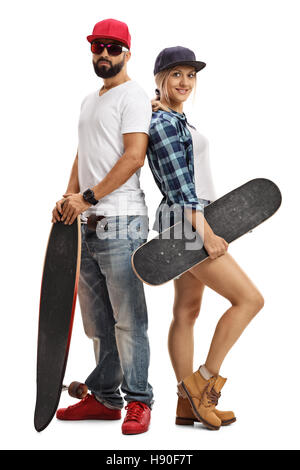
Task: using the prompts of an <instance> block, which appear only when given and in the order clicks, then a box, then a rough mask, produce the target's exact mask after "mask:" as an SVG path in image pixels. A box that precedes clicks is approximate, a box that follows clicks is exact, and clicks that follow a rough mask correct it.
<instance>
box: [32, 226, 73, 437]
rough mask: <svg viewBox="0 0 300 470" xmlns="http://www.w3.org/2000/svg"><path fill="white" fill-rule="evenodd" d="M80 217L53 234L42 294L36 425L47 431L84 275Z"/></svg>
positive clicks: (65, 361) (62, 375) (58, 391)
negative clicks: (82, 275)
mask: <svg viewBox="0 0 300 470" xmlns="http://www.w3.org/2000/svg"><path fill="white" fill-rule="evenodd" d="M80 255H81V231H80V218H79V217H77V220H75V221H74V223H73V224H72V225H65V224H64V223H62V222H56V223H55V224H53V225H52V229H51V232H50V236H49V240H48V245H47V250H46V256H45V261H44V269H43V276H42V286H41V295H40V311H39V331H38V351H37V396H36V406H35V413H34V426H35V429H36V430H37V431H42V430H43V429H45V428H46V427H47V426H48V424H49V423H50V421H51V420H52V418H53V416H54V415H55V412H56V410H57V407H58V403H59V400H60V395H61V391H62V381H63V378H64V374H65V369H66V364H67V358H68V352H69V346H70V340H71V334H72V326H73V319H74V312H75V304H76V297H77V285H78V279H79V272H80Z"/></svg>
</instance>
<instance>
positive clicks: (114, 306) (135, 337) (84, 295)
mask: <svg viewBox="0 0 300 470" xmlns="http://www.w3.org/2000/svg"><path fill="white" fill-rule="evenodd" d="M107 222H108V223H107ZM128 227H129V230H128ZM130 227H134V230H133V232H134V234H135V236H133V238H132V234H131V233H130ZM104 229H105V230H104ZM147 235H148V217H147V216H145V215H131V216H110V217H106V219H104V222H103V223H102V221H101V222H98V224H97V230H96V231H91V230H90V229H89V228H88V227H87V225H86V224H82V225H81V236H82V251H81V268H80V278H79V285H78V297H79V303H80V309H81V314H82V319H83V325H84V330H85V333H86V334H87V336H88V337H89V338H91V339H92V340H93V343H94V351H95V357H96V368H95V369H94V370H93V371H92V373H91V374H90V375H89V377H88V378H87V379H86V384H87V386H88V388H89V389H90V390H91V392H92V393H93V394H94V395H95V397H96V398H97V399H98V400H99V401H100V402H101V403H103V404H104V405H106V406H107V407H109V408H117V409H121V408H122V407H123V404H124V401H123V398H122V395H121V392H120V389H121V391H122V392H123V394H124V395H125V396H124V398H125V400H126V401H127V402H130V401H140V402H143V403H145V404H147V405H148V406H150V407H151V405H152V403H153V392H152V387H151V385H150V384H149V383H148V368H149V360H150V349H149V341H148V334H147V329H148V317H147V307H146V301H145V295H144V286H143V283H142V281H140V280H139V279H138V278H137V276H136V275H135V274H134V271H133V269H132V266H131V255H132V253H133V251H134V250H135V249H137V248H138V247H139V246H140V245H141V244H142V243H145V242H146V241H147Z"/></svg>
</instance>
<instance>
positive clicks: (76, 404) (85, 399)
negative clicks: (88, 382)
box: [70, 394, 91, 408]
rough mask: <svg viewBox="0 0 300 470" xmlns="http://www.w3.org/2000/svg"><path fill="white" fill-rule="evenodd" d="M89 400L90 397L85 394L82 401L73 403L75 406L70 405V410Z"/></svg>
mask: <svg viewBox="0 0 300 470" xmlns="http://www.w3.org/2000/svg"><path fill="white" fill-rule="evenodd" d="M90 398H91V395H90V394H87V396H86V397H84V398H82V400H80V401H79V402H77V403H75V405H71V406H70V408H77V407H78V406H81V405H82V403H85V402H86V401H88V400H89V399H90Z"/></svg>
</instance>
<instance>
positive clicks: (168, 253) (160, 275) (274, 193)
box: [131, 178, 281, 286]
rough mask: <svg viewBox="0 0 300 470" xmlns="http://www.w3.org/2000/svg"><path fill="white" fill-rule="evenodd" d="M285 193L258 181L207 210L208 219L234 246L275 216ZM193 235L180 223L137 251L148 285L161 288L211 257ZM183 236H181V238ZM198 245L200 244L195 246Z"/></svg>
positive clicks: (135, 261)
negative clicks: (242, 237)
mask: <svg viewBox="0 0 300 470" xmlns="http://www.w3.org/2000/svg"><path fill="white" fill-rule="evenodd" d="M280 204H281V193H280V190H279V188H278V187H277V186H276V184H275V183H273V182H272V181H270V180H268V179H265V178H256V179H253V180H251V181H248V182H247V183H245V184H243V185H242V186H240V187H238V188H236V189H234V190H233V191H231V192H230V193H228V194H225V195H224V196H222V197H221V198H219V199H217V200H216V201H214V202H212V203H211V204H209V205H207V206H206V207H205V208H204V217H205V219H206V221H207V222H208V224H209V225H210V227H211V228H212V230H213V231H214V233H215V234H216V235H218V236H220V237H222V238H224V239H225V240H226V241H227V243H231V242H232V241H234V240H236V239H237V238H239V237H241V236H242V235H244V234H245V233H248V232H250V231H251V230H252V229H253V228H255V227H257V226H258V225H259V224H261V223H262V222H264V221H265V220H266V219H268V218H269V217H271V216H272V215H273V214H274V213H275V212H276V211H277V210H278V208H279V207H280ZM185 226H190V230H189V234H186V230H182V227H183V224H182V223H181V222H178V223H177V224H175V225H173V226H172V227H170V228H168V229H167V230H164V231H163V232H161V233H160V234H158V235H157V237H155V238H153V239H152V240H150V241H148V242H146V243H144V244H143V245H141V246H140V247H139V248H137V250H135V251H134V253H133V255H132V258H131V262H132V266H133V269H134V271H135V273H136V275H137V276H138V277H139V278H140V279H141V280H142V281H143V282H145V283H146V284H149V285H153V286H159V285H161V284H164V283H166V282H168V281H170V280H172V279H174V278H175V277H177V276H179V275H180V274H183V273H184V272H186V271H188V270H189V269H191V268H192V267H193V266H195V265H196V264H198V263H201V262H202V261H204V260H205V259H206V258H207V257H208V253H207V251H206V250H205V248H204V247H203V242H202V240H201V237H200V235H199V234H198V232H195V231H194V232H192V235H193V236H194V239H195V240H196V239H197V240H196V241H197V246H198V247H200V248H198V249H191V247H192V245H191V238H190V236H191V229H192V226H191V224H190V223H189V222H187V221H186V223H185ZM178 234H179V235H178ZM194 246H196V245H194Z"/></svg>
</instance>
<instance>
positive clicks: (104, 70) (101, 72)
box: [93, 54, 125, 78]
mask: <svg viewBox="0 0 300 470" xmlns="http://www.w3.org/2000/svg"><path fill="white" fill-rule="evenodd" d="M100 60H104V61H105V62H107V63H108V64H110V67H107V66H106V65H98V62H99V61H100ZM124 63H125V54H124V57H123V60H121V62H119V63H118V64H115V65H113V64H112V63H111V61H110V60H108V59H99V60H98V61H97V62H96V63H95V62H94V61H93V66H94V70H95V73H96V75H98V77H100V78H111V77H114V76H115V75H117V74H118V73H119V72H121V70H122V68H123V66H124Z"/></svg>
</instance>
